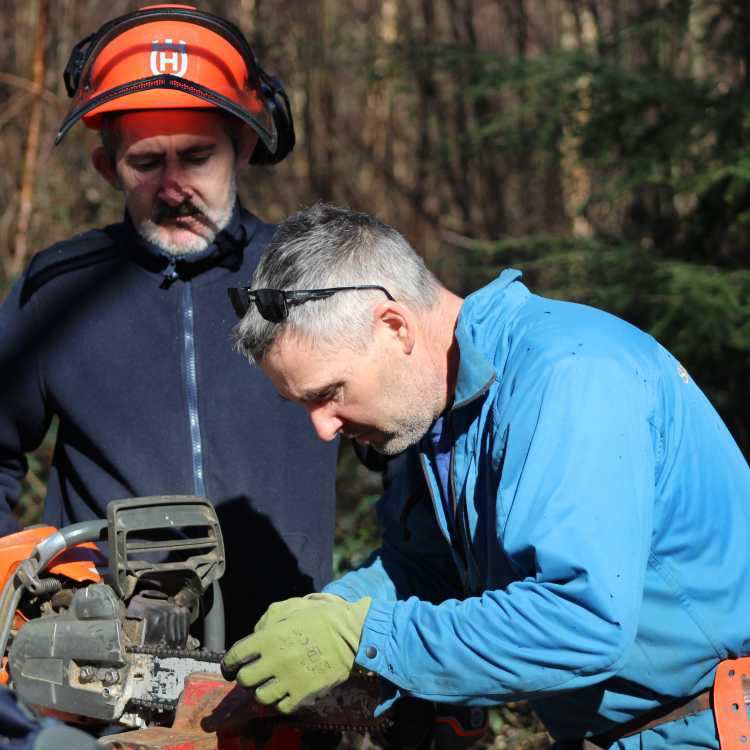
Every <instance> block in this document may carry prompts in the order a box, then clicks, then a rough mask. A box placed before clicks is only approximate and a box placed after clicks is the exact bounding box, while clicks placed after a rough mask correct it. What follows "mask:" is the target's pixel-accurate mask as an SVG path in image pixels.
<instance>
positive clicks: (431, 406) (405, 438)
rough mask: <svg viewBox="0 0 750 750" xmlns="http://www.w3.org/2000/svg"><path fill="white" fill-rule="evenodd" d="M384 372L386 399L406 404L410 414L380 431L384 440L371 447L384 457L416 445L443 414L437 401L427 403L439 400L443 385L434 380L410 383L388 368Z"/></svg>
mask: <svg viewBox="0 0 750 750" xmlns="http://www.w3.org/2000/svg"><path fill="white" fill-rule="evenodd" d="M385 372H386V376H385V377H386V380H385V382H384V383H383V390H384V393H385V394H386V395H387V397H391V398H399V399H403V400H405V401H407V402H408V403H409V406H410V407H411V411H409V412H407V413H406V414H404V415H402V416H400V417H398V419H397V420H396V423H395V424H393V425H389V427H390V429H389V430H382V429H381V430H380V432H381V433H382V434H383V438H384V439H383V440H382V441H380V442H379V443H378V444H377V445H375V444H372V447H373V448H374V449H375V450H376V451H377V452H378V453H381V454H383V455H384V456H395V455H397V454H399V453H402V452H403V451H405V450H406V449H407V448H409V447H411V446H412V445H416V444H417V443H418V442H419V441H420V440H421V439H422V438H423V437H424V436H425V435H426V434H427V432H428V431H429V429H430V427H431V426H432V423H433V422H434V421H435V420H436V419H437V418H438V416H439V415H440V405H439V404H438V403H437V401H433V402H431V401H429V400H428V399H429V398H430V396H433V397H435V398H436V394H438V393H439V392H440V391H439V385H440V384H439V383H438V382H437V381H433V380H429V381H428V382H424V381H417V380H414V381H411V383H410V384H407V383H404V382H403V381H402V380H400V379H399V377H398V375H397V374H396V373H395V372H394V371H393V370H390V369H387V370H386V371H385ZM409 392H410V393H409Z"/></svg>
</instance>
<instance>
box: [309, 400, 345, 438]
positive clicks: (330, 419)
mask: <svg viewBox="0 0 750 750" xmlns="http://www.w3.org/2000/svg"><path fill="white" fill-rule="evenodd" d="M307 413H308V414H309V415H310V421H311V422H312V424H313V427H314V428H315V432H317V433H318V437H319V438H320V439H321V440H325V441H326V442H327V441H330V440H333V439H335V437H336V435H338V434H339V431H340V430H341V428H342V427H343V425H344V423H343V421H342V420H341V419H339V418H338V417H337V416H336V415H335V414H334V413H333V412H332V411H331V410H330V408H329V407H328V406H307Z"/></svg>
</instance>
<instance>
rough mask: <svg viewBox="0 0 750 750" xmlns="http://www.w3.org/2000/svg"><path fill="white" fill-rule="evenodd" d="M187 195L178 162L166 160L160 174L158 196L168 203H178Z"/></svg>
mask: <svg viewBox="0 0 750 750" xmlns="http://www.w3.org/2000/svg"><path fill="white" fill-rule="evenodd" d="M188 195H189V191H188V190H187V187H186V185H185V181H184V179H183V174H182V170H181V168H180V165H179V163H177V162H175V161H172V160H168V161H167V163H166V164H165V165H164V169H163V170H162V174H161V184H160V185H159V198H161V199H162V200H163V201H164V202H165V203H167V204H169V205H179V204H180V203H182V202H183V201H184V200H185V198H186V197H188Z"/></svg>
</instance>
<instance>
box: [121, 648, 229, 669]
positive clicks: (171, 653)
mask: <svg viewBox="0 0 750 750" xmlns="http://www.w3.org/2000/svg"><path fill="white" fill-rule="evenodd" d="M125 651H126V652H127V653H129V654H144V655H145V656H157V657H159V658H161V659H170V658H172V657H184V658H188V659H196V660H197V661H205V662H210V663H212V664H217V663H218V662H220V661H221V660H222V659H223V658H224V653H225V652H224V651H208V650H206V649H201V648H195V649H187V648H167V647H166V646H160V645H159V644H156V645H155V646H126V647H125Z"/></svg>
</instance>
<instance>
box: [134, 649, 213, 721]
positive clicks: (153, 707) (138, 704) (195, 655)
mask: <svg viewBox="0 0 750 750" xmlns="http://www.w3.org/2000/svg"><path fill="white" fill-rule="evenodd" d="M125 651H126V653H128V654H142V655H144V656H155V657H157V658H159V659H170V658H173V657H177V658H180V657H182V658H187V659H195V660H196V661H203V662H206V663H210V664H217V663H219V662H221V660H222V659H223V658H224V651H208V650H206V649H185V648H168V647H166V646H160V645H159V644H157V645H155V646H126V647H125ZM179 702H180V699H179V698H175V700H173V701H150V700H147V699H145V698H131V699H130V700H129V701H128V708H131V709H146V710H148V711H154V712H155V713H159V714H171V713H174V711H175V709H176V708H177V704H178V703H179Z"/></svg>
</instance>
